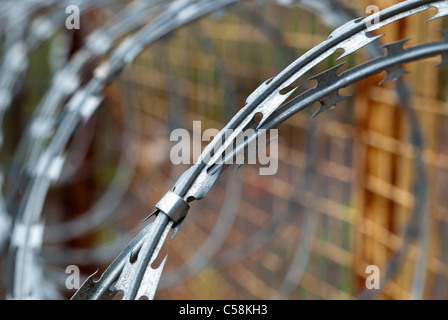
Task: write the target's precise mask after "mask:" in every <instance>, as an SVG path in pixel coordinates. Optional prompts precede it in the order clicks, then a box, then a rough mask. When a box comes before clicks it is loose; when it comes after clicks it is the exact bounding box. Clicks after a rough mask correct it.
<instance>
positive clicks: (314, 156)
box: [3, 0, 448, 299]
mask: <svg viewBox="0 0 448 320" xmlns="http://www.w3.org/2000/svg"><path fill="white" fill-rule="evenodd" d="M341 2H342V3H343V4H344V6H345V7H346V8H347V10H348V11H347V12H351V13H352V14H354V15H355V16H359V15H366V12H365V11H366V8H367V7H368V6H369V5H372V4H373V5H377V6H378V7H379V8H380V9H384V8H386V7H389V6H391V5H392V4H394V3H398V2H399V1H391V0H384V1H374V0H369V1H366V0H362V1H359V0H357V1H355V0H353V1H348V0H347V1H341ZM433 15H434V12H433V11H431V10H429V11H428V12H423V13H420V14H417V15H414V16H411V17H409V18H405V19H403V20H401V21H399V22H395V23H393V24H391V25H390V26H387V27H384V28H382V29H381V33H384V34H385V36H384V37H383V38H381V39H380V41H381V42H383V43H390V42H393V41H396V40H400V39H404V38H410V40H409V42H408V43H407V44H406V46H408V45H409V46H410V45H415V44H419V43H423V42H428V41H431V40H437V39H440V38H441V37H442V36H441V34H440V33H439V32H438V30H439V29H442V28H444V27H445V24H446V19H439V20H435V21H431V22H430V23H425V21H426V20H427V19H428V18H430V17H432V16H433ZM107 18H108V17H107V12H106V13H104V12H102V11H99V12H95V11H94V12H90V13H89V14H88V15H87V16H85V17H84V16H83V19H85V20H86V21H89V25H88V27H87V28H81V29H80V30H79V31H76V32H75V33H73V34H71V36H70V39H71V40H72V41H73V43H72V44H71V45H72V46H75V45H76V41H83V40H82V39H84V37H85V36H86V34H87V33H88V32H89V31H91V30H93V29H94V28H95V27H97V26H98V25H101V24H103V23H104V21H105V20H106V21H107ZM329 22H330V21H328V17H322V15H321V13H319V12H317V11H313V10H305V9H304V8H303V7H301V6H295V5H293V6H290V7H289V6H282V5H278V4H277V3H273V2H271V1H258V2H252V1H245V2H243V3H238V4H236V5H233V6H231V7H229V8H227V9H225V10H222V11H220V12H216V13H214V14H211V15H208V16H206V17H204V18H201V19H199V20H198V21H196V22H193V23H190V24H188V25H187V26H183V27H181V28H179V29H177V30H176V31H175V32H173V33H172V34H171V35H170V36H168V37H165V38H163V39H162V40H160V41H158V42H156V43H154V44H153V45H151V46H150V47H148V48H147V49H145V50H144V52H143V53H142V54H141V55H139V56H138V58H136V59H135V61H134V62H133V63H132V64H131V65H130V66H129V67H128V68H127V69H126V70H125V71H124V72H123V73H122V74H121V75H120V76H119V77H118V79H117V81H115V82H114V83H113V84H111V85H109V86H108V87H107V88H106V98H105V101H104V102H103V104H102V106H101V108H100V109H99V110H98V111H97V113H96V114H95V116H94V117H93V118H92V119H91V120H90V121H89V122H88V123H87V124H86V125H85V126H84V127H83V128H81V129H79V130H78V131H77V134H76V135H75V137H74V138H73V139H72V141H71V142H70V148H69V152H68V155H69V156H68V159H73V162H76V161H78V162H80V165H79V168H77V169H76V171H75V173H74V174H73V175H71V176H68V177H67V179H66V180H63V181H62V182H60V183H59V184H57V185H55V186H54V187H53V188H52V189H51V190H50V193H49V196H48V198H47V200H46V202H45V206H44V210H43V212H44V220H45V222H46V223H47V224H48V227H47V228H46V233H45V237H46V238H47V237H50V238H51V234H50V231H51V230H52V229H51V226H52V224H53V225H54V224H56V223H59V222H61V221H64V220H67V219H72V218H74V217H76V216H79V215H80V214H82V213H83V212H85V211H86V210H88V209H89V208H90V207H91V206H92V205H93V204H94V203H95V201H96V200H97V199H99V197H100V195H101V194H102V193H103V192H104V191H105V190H106V188H107V187H108V186H110V185H111V183H113V184H115V185H116V188H118V189H119V188H121V187H124V186H126V190H125V192H124V194H123V195H122V197H121V198H120V205H119V207H118V208H117V209H116V210H115V211H114V213H113V215H111V217H110V219H108V220H107V223H105V224H104V225H103V226H102V227H101V228H100V229H99V230H96V231H95V232H91V233H89V234H87V235H84V236H82V237H78V238H77V239H75V240H70V241H62V242H59V243H57V244H55V243H54V242H52V241H49V243H46V242H45V241H44V245H43V247H42V261H43V263H44V270H45V273H46V275H45V277H47V279H48V281H54V282H56V283H58V285H59V286H61V290H63V285H64V282H63V281H64V273H63V270H64V269H65V267H66V266H67V265H72V264H75V265H79V266H80V267H82V271H83V272H84V273H85V274H86V275H87V274H90V273H92V272H93V271H95V270H96V269H97V268H98V267H100V269H101V270H103V269H104V268H105V267H107V265H108V264H109V263H110V262H111V261H112V260H113V258H114V257H115V256H116V255H117V254H118V253H119V252H120V251H121V250H122V249H123V248H124V247H125V245H126V244H127V243H128V242H129V241H130V239H132V238H131V236H132V235H135V234H136V232H137V231H138V230H139V229H140V228H141V227H142V223H141V221H142V220H143V219H144V218H145V217H146V216H147V215H148V214H149V213H150V212H151V211H152V209H153V207H154V204H155V203H157V201H158V200H159V199H160V197H162V196H163V195H164V193H165V192H166V191H167V190H168V189H169V188H171V187H172V185H173V183H174V182H175V181H176V180H177V178H178V177H179V176H180V174H181V173H182V172H183V171H184V170H186V169H187V168H188V166H183V165H179V166H175V165H173V164H172V163H171V161H170V158H169V155H170V149H171V147H172V146H173V145H174V142H170V133H171V132H172V130H174V129H176V128H186V129H188V130H190V131H192V130H193V121H197V120H200V121H201V124H202V128H201V129H202V130H205V129H207V128H217V129H221V128H222V127H223V126H224V125H225V124H226V123H227V122H228V121H229V120H230V119H231V117H232V116H233V115H234V114H235V113H236V112H237V111H238V110H239V109H240V108H241V107H242V106H244V104H245V100H246V98H247V96H248V95H249V94H250V93H251V92H252V91H253V90H254V89H255V88H257V87H258V85H259V84H260V83H262V82H263V81H265V80H266V79H268V78H270V77H273V76H275V75H276V74H278V73H279V72H280V71H281V70H282V69H284V68H285V67H286V66H287V65H288V64H289V63H291V62H292V61H294V60H295V59H296V58H297V57H299V56H300V55H302V54H303V53H305V52H306V51H308V50H309V49H311V48H312V47H314V46H316V45H318V44H319V43H321V42H322V41H323V40H325V39H327V37H328V35H329V34H330V33H331V31H332V27H331V26H329V25H328V24H329ZM66 32H67V31H66ZM57 41H60V38H59V37H57V36H55V37H52V38H51V39H49V40H48V41H47V42H46V43H44V44H43V45H42V46H41V47H40V48H39V49H37V50H36V51H35V52H34V53H33V54H32V55H31V56H30V59H31V60H30V68H29V72H28V74H27V78H26V81H25V85H24V87H23V88H22V91H21V93H20V94H19V95H18V98H17V99H16V101H15V104H14V108H13V109H12V110H11V112H9V113H8V114H7V117H6V120H5V132H6V134H5V137H6V138H5V147H4V150H3V161H4V163H9V161H10V160H11V157H12V154H13V152H14V150H15V148H16V146H17V143H18V139H19V138H20V136H21V133H22V132H23V130H24V129H25V126H26V123H27V121H28V120H29V116H30V114H31V111H32V110H33V108H35V106H36V105H37V103H38V101H39V100H40V99H41V97H42V95H43V92H45V90H46V88H47V87H48V85H49V80H50V75H51V72H52V71H51V64H50V62H51V60H49V59H48V57H49V56H51V53H52V52H53V51H54V50H53V49H54V46H55V42H57ZM53 53H54V52H53ZM344 60H345V61H346V67H350V66H354V65H356V64H359V63H361V62H363V61H366V60H367V51H366V50H365V49H363V50H361V51H359V52H357V53H355V54H352V55H350V56H348V57H347V58H344ZM437 62H438V58H437V59H426V60H422V61H419V62H413V63H410V64H407V65H406V66H405V68H406V70H408V71H410V73H409V74H407V75H405V76H404V77H402V79H401V80H400V81H399V82H392V83H385V84H383V85H381V86H379V85H378V82H380V81H381V79H382V77H381V76H380V77H372V78H369V79H366V80H363V81H362V82H360V83H358V84H356V85H354V86H351V87H349V88H348V89H345V90H343V91H344V93H345V94H348V95H350V96H351V98H349V99H347V100H345V101H344V102H341V103H339V104H338V105H337V106H336V107H335V108H334V109H332V110H330V111H328V112H325V113H322V114H320V115H319V116H317V117H316V118H311V115H312V113H313V112H312V111H311V110H310V111H304V112H301V113H299V114H297V115H295V116H294V117H292V118H291V119H289V120H288V121H287V122H286V123H284V124H282V125H281V126H280V128H279V138H278V140H279V170H278V173H277V174H276V175H274V176H260V175H259V174H258V167H257V166H254V165H247V166H243V167H242V168H240V169H239V170H238V171H236V172H234V171H233V170H229V171H228V172H225V174H224V175H223V176H222V177H221V178H220V179H219V181H218V182H217V183H216V185H215V186H214V187H213V188H212V189H211V191H210V193H209V194H208V195H207V197H206V198H205V199H203V200H202V201H199V202H197V203H194V204H193V206H192V209H191V210H190V213H189V215H188V217H187V219H186V220H185V222H184V224H183V225H182V228H181V230H180V233H179V234H178V235H177V237H176V238H175V239H174V241H172V242H171V243H170V245H169V247H168V248H165V249H164V251H165V252H168V253H169V257H168V260H167V264H166V266H165V271H164V273H163V275H162V278H161V283H160V285H159V290H158V292H157V294H156V298H157V299H271V298H273V299H353V298H357V297H360V298H372V299H409V298H417V299H420V298H424V299H446V298H448V290H447V279H448V278H447V277H448V250H447V249H448V247H447V243H448V242H447V240H448V215H447V208H448V198H447V197H446V188H447V187H448V145H447V143H446V137H447V136H448V123H447V120H448V119H447V115H448V104H447V102H446V101H447V94H446V85H447V80H448V73H447V71H448V70H447V69H446V67H445V68H435V67H434V65H435V64H436V63H437ZM338 63H339V62H338ZM334 65H336V61H335V58H334V57H330V58H329V59H328V61H326V62H325V64H320V65H318V66H317V67H315V68H314V70H313V73H314V74H317V73H319V72H322V71H324V70H325V69H327V68H329V67H332V66H334ZM310 76H311V74H310ZM303 85H304V86H306V85H307V84H306V83H304V84H303ZM398 85H401V86H404V87H406V88H409V90H410V92H411V94H410V97H411V101H410V103H411V105H412V111H411V112H410V111H406V110H405V108H404V107H403V106H402V105H401V104H400V101H399V98H398V94H397V86H398ZM419 134H421V141H422V143H421V145H422V147H420V144H416V141H417V142H418V141H419V140H418V137H419ZM204 146H205V144H204ZM78 155H81V156H80V158H77V156H78ZM123 155H124V156H123ZM123 157H124V159H123ZM117 172H118V173H119V177H118V178H117V180H114V179H116V173H117ZM422 172H423V173H422ZM130 178H132V179H131V181H128V179H130ZM128 182H129V186H127V183H128ZM47 240H48V239H47ZM368 265H377V266H378V267H379V268H380V270H381V289H380V290H367V289H366V286H365V281H366V278H367V276H368V275H369V274H367V273H366V267H367V266H368ZM72 293H73V292H72V291H65V294H66V296H70V295H71V294H72Z"/></svg>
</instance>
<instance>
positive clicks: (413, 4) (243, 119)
mask: <svg viewBox="0 0 448 320" xmlns="http://www.w3.org/2000/svg"><path fill="white" fill-rule="evenodd" d="M198 3H199V2H198ZM200 5H204V4H198V6H200ZM431 6H434V7H436V8H437V9H438V15H437V17H441V16H444V15H445V14H446V13H447V6H446V2H445V1H406V3H403V4H400V5H397V6H394V7H393V8H390V9H386V10H384V11H383V12H382V13H381V14H378V15H379V16H381V20H380V21H381V23H380V24H379V25H377V26H375V28H371V29H369V31H367V29H364V30H361V29H362V28H361V26H362V25H363V21H359V20H355V21H352V22H350V23H348V24H347V25H345V26H344V27H343V28H340V29H338V30H337V31H335V33H333V35H332V36H331V38H330V39H329V41H328V42H326V43H325V45H322V46H320V47H319V46H318V48H316V49H315V50H314V52H313V50H312V51H310V53H308V54H306V55H305V56H304V57H302V58H299V60H298V61H296V63H293V64H292V65H291V66H290V67H289V68H287V69H285V71H284V72H282V73H281V74H280V75H279V76H277V77H275V78H274V79H272V80H271V81H269V82H266V83H265V84H262V86H260V88H259V89H257V90H256V91H255V92H254V94H252V95H251V96H250V97H249V99H248V105H246V107H245V108H244V109H245V110H243V111H244V112H240V113H238V115H237V116H236V120H235V118H234V119H233V120H232V121H233V122H232V121H231V123H230V124H229V125H227V126H226V128H232V127H233V126H235V127H236V128H237V131H238V132H239V133H241V132H243V130H244V128H245V127H246V126H247V125H248V124H250V123H251V121H252V117H253V115H254V114H255V113H257V112H261V113H263V114H264V117H263V119H262V121H261V122H260V123H259V124H258V127H257V128H258V129H262V128H268V127H269V126H272V127H275V126H277V125H278V124H280V123H281V122H282V121H284V120H285V119H287V118H288V117H290V116H291V115H292V114H294V113H295V112H298V111H300V110H302V109H303V108H305V107H306V106H307V105H306V106H305V105H303V106H302V107H298V105H302V104H301V103H299V102H298V100H297V99H298V98H293V100H291V102H288V103H286V104H284V105H282V106H281V107H279V106H280V105H281V104H282V103H283V101H285V100H286V99H287V98H288V97H290V96H291V97H292V96H293V91H290V92H289V93H287V94H284V91H285V90H284V89H287V88H288V87H289V86H290V85H291V84H292V83H293V82H295V81H296V80H297V79H298V78H300V77H301V76H302V75H303V74H305V72H306V71H307V70H309V69H310V68H311V67H312V66H314V65H317V64H318V63H319V61H323V60H324V59H325V58H326V57H328V56H330V55H331V54H332V53H334V52H335V50H336V49H337V48H341V47H342V48H343V49H345V54H344V55H343V56H345V55H348V54H350V53H352V52H354V51H356V50H357V49H359V48H361V47H363V46H364V45H366V44H368V43H370V42H371V41H372V40H373V39H374V38H375V37H372V38H371V37H369V36H368V35H367V32H370V31H373V30H377V29H378V28H380V27H381V26H383V25H385V24H387V23H390V22H393V21H395V20H394V19H398V18H402V17H405V16H408V15H411V14H415V13H418V12H421V11H423V10H426V9H428V8H429V7H431ZM190 8H191V7H190ZM179 12H181V11H179ZM186 21H188V19H186ZM183 23H185V22H183ZM357 29H359V31H356V30H357ZM153 31H157V28H154V29H153V30H151V32H153ZM355 31H356V32H355ZM148 34H150V32H148ZM332 38H333V40H332ZM134 39H137V37H135V38H134ZM355 40H356V41H355ZM138 41H140V39H139V40H138ZM138 41H137V40H136V42H138ZM358 41H359V42H358ZM149 42H150V41H149ZM332 42H334V43H333V46H332V45H331V43H332ZM354 44H355V45H354ZM138 45H140V46H143V47H144V46H145V45H143V44H141V43H139V44H138ZM129 47H131V46H130V45H129V46H128V47H127V48H126V46H123V47H122V48H126V49H129ZM390 48H391V50H392V51H393V50H395V49H397V48H398V45H391V47H390ZM119 49H120V47H119ZM122 50H123V51H124V50H125V49H122ZM139 50H141V48H139ZM397 50H398V49H397ZM123 51H121V52H120V54H122V53H123ZM137 51H138V50H137ZM398 51H399V50H398ZM404 51H406V54H404V53H403V52H404ZM445 51H446V48H445V47H444V46H443V44H440V43H433V44H431V45H427V46H426V47H420V48H418V50H417V48H416V49H415V50H414V49H413V50H409V51H408V50H403V52H400V54H402V55H400V59H401V60H400V61H403V62H402V63H405V62H408V61H414V60H417V59H420V58H423V57H426V56H432V55H437V54H441V53H444V52H445ZM117 52H119V50H116V51H115V53H117ZM137 54H138V52H132V53H131V54H130V56H128V57H127V58H129V60H127V59H124V60H122V61H121V62H123V61H125V62H129V61H130V60H132V59H133V58H134V57H135V55H137ZM117 55H119V54H117ZM315 55H318V57H316V56H315ZM111 57H112V58H111V59H110V60H109V62H110V64H109V65H108V64H107V63H103V64H102V65H101V66H100V68H97V69H96V71H97V74H96V75H95V76H96V78H95V77H94V78H93V80H92V81H93V82H90V83H89V84H87V85H86V86H85V87H83V88H82V89H81V91H77V92H76V93H75V94H74V95H73V97H72V100H71V102H72V103H73V101H75V103H73V104H72V105H71V108H72V109H71V110H69V111H68V112H67V114H66V115H65V116H63V117H62V119H63V120H62V121H61V122H60V123H59V125H58V131H57V132H59V133H57V134H55V135H54V138H53V140H52V141H51V142H50V144H49V146H52V144H53V145H56V146H58V148H55V149H60V150H62V149H63V146H64V145H65V143H64V141H63V140H64V139H63V138H61V137H63V136H64V135H63V134H64V133H65V135H66V136H67V138H66V139H65V140H67V139H68V137H70V136H71V134H72V132H73V131H74V129H75V128H76V126H77V122H79V120H80V118H82V117H80V116H79V114H77V115H74V114H73V113H75V112H73V111H74V110H75V111H76V112H79V108H80V109H82V108H81V107H82V105H83V104H84V103H85V102H86V101H89V98H92V97H95V98H98V96H97V94H98V93H99V92H100V91H101V87H102V86H104V83H105V82H107V81H110V80H111V79H109V77H111V78H112V76H113V75H114V73H115V72H116V71H118V70H120V69H121V68H122V66H118V67H117V66H114V65H113V63H114V59H113V58H116V57H117V56H115V57H114V55H113V54H112V56H111ZM393 59H399V58H398V57H397V56H394V55H392V53H391V54H390V56H389V57H388V60H389V63H390V61H392V60H393ZM119 60H120V58H118V59H116V60H115V61H119ZM384 60H387V59H384ZM374 61H375V60H372V64H371V65H364V66H363V67H362V68H360V70H361V71H362V72H361V71H359V70H358V71H359V73H360V74H361V73H364V75H366V76H367V75H369V74H370V73H369V72H374V71H375V70H380V69H381V67H383V69H382V70H389V71H390V73H389V74H390V78H395V77H397V76H399V75H401V73H400V72H401V71H400V70H401V69H400V68H396V67H397V65H389V66H388V65H387V62H386V61H380V60H376V61H375V63H373V62H374ZM119 64H120V63H117V65H119ZM111 65H112V68H111V69H108V68H110V67H111ZM370 68H371V69H370ZM375 68H377V69H375ZM388 68H390V69H388ZM399 69H400V70H399ZM351 70H353V69H351ZM366 70H368V71H369V72H366ZM102 71H106V72H105V73H102ZM346 72H347V74H346V73H343V74H341V75H339V76H337V75H336V69H331V70H330V71H328V72H327V73H324V74H323V75H322V76H320V77H317V78H316V79H317V80H318V86H317V89H316V90H315V91H319V92H320V93H325V91H326V90H327V91H328V90H329V85H330V83H329V82H325V81H324V79H325V78H326V77H330V78H331V79H332V80H333V81H334V82H338V83H339V82H340V83H339V85H341V86H342V85H344V84H346V85H348V84H350V83H352V82H351V79H350V77H353V78H354V79H355V80H354V81H353V82H356V81H358V80H359V79H361V76H357V73H356V70H353V72H348V71H346ZM372 74H373V73H372ZM342 76H344V79H345V81H342V79H340V78H341V77H342ZM347 79H348V80H347ZM327 80H328V79H327ZM336 80H337V81H336ZM333 87H334V86H331V88H333ZM82 90H84V91H82ZM312 90H313V89H312ZM312 90H311V91H309V92H308V95H309V96H308V95H306V94H303V95H300V96H299V97H300V99H304V98H306V99H309V101H319V99H320V101H321V102H322V107H321V109H320V111H319V112H321V111H323V110H325V109H327V108H328V106H330V105H332V104H333V103H336V102H338V101H339V99H342V97H340V96H339V95H338V94H337V91H336V92H335V91H329V92H327V94H326V95H325V94H324V95H323V96H320V97H319V94H317V93H316V92H313V91H312ZM89 91H90V92H89ZM79 92H81V94H80V95H78V96H77V93H79ZM86 92H87V93H88V94H86ZM280 92H282V93H280ZM89 94H90V97H88V98H86V96H88V95H89ZM83 95H84V96H83ZM75 97H76V98H78V99H81V100H78V102H77V101H76V99H74V98H75ZM316 97H318V98H316ZM313 99H314V100H313ZM292 101H294V103H292ZM307 101H308V100H307ZM76 102H77V103H76ZM90 102H92V104H93V105H95V104H98V103H99V101H98V100H96V101H95V99H93V100H90ZM87 105H88V104H87ZM90 107H92V108H93V109H95V106H92V105H90ZM278 107H279V108H278ZM277 108H278V109H277ZM246 111H250V112H246ZM82 112H83V111H82V110H81V113H82ZM89 112H93V110H86V109H84V116H85V118H88V117H89V116H90V115H89V114H87V115H86V113H89ZM70 113H72V114H70ZM63 125H68V126H67V127H65V128H64V129H61V128H63V127H62V126H63ZM236 136H237V134H235V136H234V137H233V138H235V137H236ZM231 142H232V139H230V140H229V141H226V143H228V144H227V147H228V146H229V145H230V143H231ZM210 145H213V142H212V143H211V144H210ZM212 148H213V147H210V146H209V147H208V149H206V151H204V153H206V152H207V151H210V150H212ZM225 149H226V146H224V147H223V148H222V150H225ZM46 150H47V151H44V152H42V151H38V152H37V154H39V156H37V157H36V158H35V159H39V160H38V162H37V163H38V165H37V166H35V167H34V169H35V168H38V170H37V172H34V173H33V174H35V177H32V179H31V180H33V179H36V180H38V178H39V177H42V176H44V175H45V172H46V173H48V172H51V171H52V170H51V169H52V168H53V169H54V168H55V164H57V163H55V162H53V161H54V159H56V158H57V157H58V156H59V155H58V154H59V152H60V151H52V152H49V150H50V148H47V149H46ZM45 152H48V153H47V154H46V153H45ZM49 153H50V154H53V156H49ZM222 153H223V152H222V151H221V153H219V152H218V154H215V156H214V159H215V160H217V159H219V157H220V155H221V154H222ZM232 156H234V155H232ZM42 159H43V160H42ZM58 161H59V163H60V161H61V159H59V160H58ZM212 163H213V162H212ZM59 165H60V164H59ZM39 166H41V167H39ZM193 168H194V170H189V171H187V173H186V175H184V176H183V177H182V178H181V179H180V180H179V181H178V183H176V186H175V189H173V191H175V192H176V194H177V196H178V197H176V195H175V194H174V192H173V193H170V194H169V196H170V197H171V199H173V200H176V199H177V200H176V201H177V203H179V206H183V207H184V210H185V205H184V204H183V203H188V202H190V201H192V200H199V199H201V198H203V197H204V196H205V194H206V193H207V192H208V190H209V188H210V187H211V186H212V185H213V183H214V182H215V180H216V179H217V177H218V176H219V174H220V173H221V172H222V170H223V169H224V167H221V166H219V165H218V166H216V165H215V166H213V165H212V167H208V168H205V167H204V166H203V165H202V164H201V163H199V165H195V166H194V167H193ZM41 170H42V171H41ZM207 171H208V172H207ZM31 172H33V171H32V170H31ZM210 173H211V174H210ZM46 178H47V180H50V179H48V176H47V177H46ZM50 178H51V177H50ZM43 180H45V179H41V182H39V183H38V182H35V186H36V185H37V186H36V187H35V190H40V191H42V190H43V191H44V192H43V193H42V194H40V195H39V194H37V193H36V192H32V191H30V192H28V195H26V197H25V199H27V200H26V201H24V202H23V204H22V206H27V205H28V206H32V207H37V211H38V210H39V209H38V208H39V207H41V204H40V205H39V201H43V199H45V196H44V195H43V194H44V193H45V189H46V188H48V187H49V181H43ZM41 186H43V187H44V189H42V188H41ZM41 189H42V190H41ZM36 195H37V196H36ZM179 196H180V197H182V198H183V202H182V200H181V199H179ZM32 197H34V200H29V199H31V198H32ZM39 197H40V199H38V198H39ZM33 202H34V203H35V204H37V206H35V205H30V203H33ZM172 210H173V211H176V210H177V208H172ZM21 211H22V210H21ZM158 211H159V212H157V214H156V215H157V218H156V221H155V222H154V223H152V224H151V225H150V226H151V227H148V228H145V229H144V232H142V233H143V234H140V235H139V236H138V237H137V238H136V240H135V241H133V242H131V244H130V246H129V247H128V248H131V249H130V250H125V251H124V254H125V256H126V257H128V258H130V259H134V258H137V262H138V264H137V265H133V264H129V263H125V262H124V260H123V262H122V261H121V260H119V259H118V258H117V259H118V260H116V261H117V262H116V263H113V264H112V265H111V268H112V269H110V270H112V271H110V272H109V273H111V274H112V276H111V277H109V274H108V273H107V271H106V273H105V274H103V277H102V278H101V280H100V282H99V283H101V284H102V285H103V284H105V283H106V284H110V285H112V284H113V282H114V281H115V280H116V279H117V278H116V277H117V276H119V278H118V282H117V284H116V285H115V287H114V290H115V291H113V292H116V290H123V291H125V298H131V299H132V298H138V297H139V296H140V295H147V296H149V297H152V296H153V294H154V292H155V291H154V290H155V289H154V287H155V285H156V283H154V282H151V281H149V280H151V279H150V278H151V277H148V275H153V278H154V279H156V278H157V276H159V275H160V272H161V269H157V270H155V271H156V273H155V274H154V273H152V271H151V270H149V267H148V268H147V266H150V264H151V263H150V262H151V261H153V260H154V259H155V257H156V256H157V252H158V250H160V247H161V243H163V241H161V239H162V238H165V237H166V236H167V233H168V232H167V230H169V229H170V228H172V227H173V228H174V229H175V230H176V232H177V230H178V228H179V226H180V224H181V223H182V218H183V217H181V218H180V219H179V220H177V221H176V219H177V218H178V217H176V218H174V219H173V217H172V216H170V212H164V211H160V210H158ZM163 212H164V213H166V214H168V216H169V217H167V216H166V215H165V214H162V213H163ZM37 213H38V212H36V219H35V221H38V217H37V216H38V214H37ZM19 219H20V217H19ZM35 223H38V222H35ZM16 226H17V225H16ZM35 226H36V225H35ZM35 230H37V231H36V232H37V233H38V232H39V231H38V230H39V228H38V227H36V228H35ZM19 231H20V233H22V232H23V230H20V228H17V227H16V228H14V231H13V234H14V233H16V234H17V233H19ZM22 234H23V233H22ZM159 240H160V241H159ZM143 248H144V249H143ZM139 250H140V251H141V250H147V251H145V252H146V253H145V254H144V255H142V254H141V252H140V251H139ZM137 254H138V257H136V255H137ZM121 256H122V255H120V256H119V258H120V257H121ZM115 267H117V268H115ZM161 267H163V264H162V265H161ZM120 268H123V269H124V271H122V272H123V273H121V274H119V273H118V272H117V270H118V269H120ZM108 270H109V269H108ZM144 271H147V272H146V273H145V272H144ZM124 275H126V276H129V277H131V278H133V277H135V278H134V280H135V284H129V283H128V282H126V281H128V280H129V279H126V281H125V280H123V279H124V278H125V276H124ZM113 277H115V279H114V281H112V282H110V281H109V282H107V281H105V279H107V280H110V279H111V278H113ZM120 279H122V280H121V281H120ZM141 282H143V284H141ZM145 282H146V285H145ZM88 285H91V287H90V288H88V289H89V290H90V295H88V296H82V295H81V293H84V294H86V291H85V290H86V288H87V287H88ZM150 287H151V290H145V289H143V290H142V288H146V289H147V288H150ZM95 288H97V286H96V284H95V283H94V282H93V280H92V281H91V282H89V280H88V281H87V282H86V284H85V286H84V287H83V288H82V289H81V290H80V292H78V293H77V296H76V297H89V298H99V297H103V296H102V295H101V293H98V292H95V293H93V290H94V289H95ZM106 289H107V290H108V289H109V287H107V288H106ZM153 289H154V290H153ZM83 290H84V291H83ZM109 293H110V292H107V291H106V292H104V293H103V294H105V295H109Z"/></svg>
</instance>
